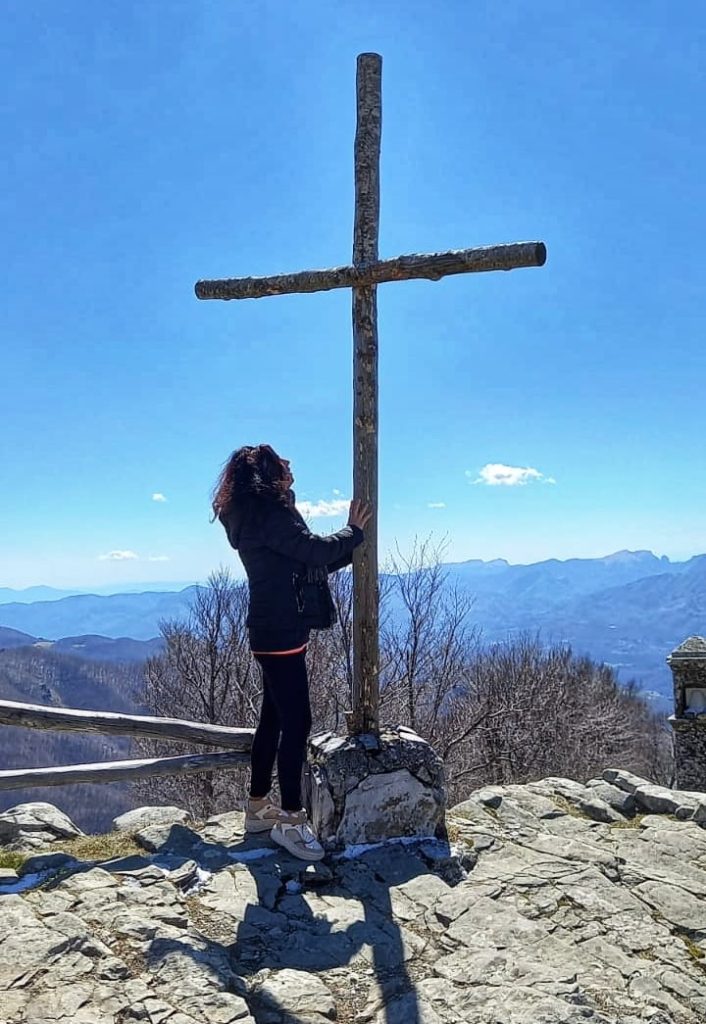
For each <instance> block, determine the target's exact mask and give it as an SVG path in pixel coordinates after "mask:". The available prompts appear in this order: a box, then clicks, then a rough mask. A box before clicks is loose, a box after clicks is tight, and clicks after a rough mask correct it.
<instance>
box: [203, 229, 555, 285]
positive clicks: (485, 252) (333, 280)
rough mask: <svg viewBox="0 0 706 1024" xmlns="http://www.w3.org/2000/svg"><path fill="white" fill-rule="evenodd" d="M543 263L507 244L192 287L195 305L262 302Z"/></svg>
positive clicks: (535, 250)
mask: <svg viewBox="0 0 706 1024" xmlns="http://www.w3.org/2000/svg"><path fill="white" fill-rule="evenodd" d="M546 258H547V250H546V246H545V245H544V243H543V242H511V243H509V244H507V245H487V246H482V247H480V248H476V249H455V250H451V251H449V252H434V253H426V254H425V253H411V254H410V255H408V256H396V257H395V258H394V259H391V260H378V261H376V262H375V263H367V264H364V265H362V266H346V267H332V268H330V269H329V270H302V271H299V272H298V273H295V274H277V275H275V276H274V277H232V278H228V279H226V280H222V281H197V282H196V286H195V289H194V290H195V292H196V296H197V298H199V299H262V298H264V297H265V296H267V295H291V294H294V293H302V292H325V291H330V290H331V289H333V288H359V287H365V286H370V285H377V284H384V283H385V282H387V281H411V280H415V279H422V280H428V281H438V280H440V278H442V277H448V276H450V275H451V274H478V273H483V272H485V271H489V270H515V269H518V268H520V267H541V266H543V265H544V263H545V261H546Z"/></svg>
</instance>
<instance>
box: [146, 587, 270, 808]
mask: <svg viewBox="0 0 706 1024" xmlns="http://www.w3.org/2000/svg"><path fill="white" fill-rule="evenodd" d="M247 607H248V591H247V585H246V584H245V583H239V582H236V581H234V580H233V578H232V577H231V575H230V573H229V572H228V571H227V570H225V569H220V570H219V571H217V572H215V573H213V574H212V575H211V576H210V577H209V580H208V584H207V586H206V587H202V588H199V589H198V590H197V591H196V596H195V599H194V603H193V605H192V608H191V612H190V614H189V617H188V618H187V619H186V620H184V621H166V622H163V623H161V625H160V629H161V633H162V637H163V638H164V643H165V650H164V653H163V654H161V655H159V656H157V657H155V658H150V659H149V660H148V662H147V665H146V667H145V674H144V679H143V681H142V685H141V687H140V690H139V691H138V694H137V697H138V699H139V701H140V702H141V703H142V704H143V705H144V706H145V707H146V708H147V709H148V710H149V711H150V712H151V713H153V714H157V715H169V716H172V717H178V718H187V719H191V720H193V721H199V722H209V723H214V724H220V725H233V726H253V725H255V724H256V722H257V719H258V714H259V708H260V702H261V679H260V674H259V670H258V668H257V665H256V664H255V662H254V661H253V658H252V655H251V653H250V646H249V643H248V633H247V629H246V625H245V622H246V617H247ZM134 742H135V746H136V748H137V749H138V750H139V751H140V752H141V753H143V754H146V755H147V756H155V755H157V754H159V755H161V756H164V755H168V754H175V753H184V752H185V751H186V747H185V745H184V744H183V743H176V742H168V743H167V742H162V741H154V740H139V741H138V740H135V741H134ZM209 749H214V750H216V749H219V748H215V747H214V748H208V747H202V748H200V750H201V752H206V751H207V750H209ZM245 781H246V779H245V772H244V771H242V772H226V773H223V774H222V775H218V773H216V772H204V773H202V774H199V775H193V776H189V777H184V778H169V777H166V778H156V779H150V780H145V781H144V782H139V783H135V784H134V785H135V787H136V790H137V791H138V792H139V793H140V796H141V797H142V798H144V797H147V798H149V799H152V800H157V802H159V803H162V802H166V801H167V800H170V799H172V800H173V799H176V801H177V802H178V803H179V804H180V805H181V806H184V807H186V809H187V810H189V812H190V813H191V814H192V815H193V816H195V817H197V818H203V817H207V816H208V815H210V814H215V813H218V812H219V811H225V810H230V809H232V807H233V804H234V802H235V801H236V800H237V799H239V798H241V797H242V796H243V794H244V791H245Z"/></svg>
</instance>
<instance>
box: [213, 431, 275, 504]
mask: <svg viewBox="0 0 706 1024" xmlns="http://www.w3.org/2000/svg"><path fill="white" fill-rule="evenodd" d="M284 479H285V469H284V466H283V465H282V460H281V459H280V457H279V455H278V454H277V452H276V451H275V450H274V448H272V447H271V446H270V445H269V444H256V445H244V446H243V447H242V448H237V449H236V450H235V451H234V452H233V454H232V455H231V456H230V458H229V459H228V461H227V462H226V464H225V466H224V467H223V469H222V471H221V474H220V476H219V477H218V480H217V481H216V486H215V487H214V489H213V498H212V502H211V508H212V509H213V518H214V519H219V518H221V517H222V516H224V515H228V513H229V512H231V511H233V509H234V508H235V507H236V505H238V504H239V503H240V502H245V501H249V500H251V499H253V498H260V499H265V500H270V501H276V502H279V503H281V504H286V503H287V492H286V491H285V490H284V489H283V488H282V481H283V480H284Z"/></svg>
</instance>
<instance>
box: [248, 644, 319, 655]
mask: <svg viewBox="0 0 706 1024" xmlns="http://www.w3.org/2000/svg"><path fill="white" fill-rule="evenodd" d="M307 646H308V645H307V644H302V646H301V647H294V648H293V649H292V650H291V651H253V652H252V653H253V654H277V655H283V654H301V652H302V651H305V650H306V649H307Z"/></svg>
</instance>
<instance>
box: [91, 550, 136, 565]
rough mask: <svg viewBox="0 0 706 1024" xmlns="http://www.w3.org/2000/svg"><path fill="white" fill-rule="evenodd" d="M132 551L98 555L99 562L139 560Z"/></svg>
mask: <svg viewBox="0 0 706 1024" xmlns="http://www.w3.org/2000/svg"><path fill="white" fill-rule="evenodd" d="M139 557H140V556H139V555H137V554H135V552H134V551H109V552H108V554H107V555H98V560H99V561H100V562H129V561H133V560H135V559H139Z"/></svg>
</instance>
